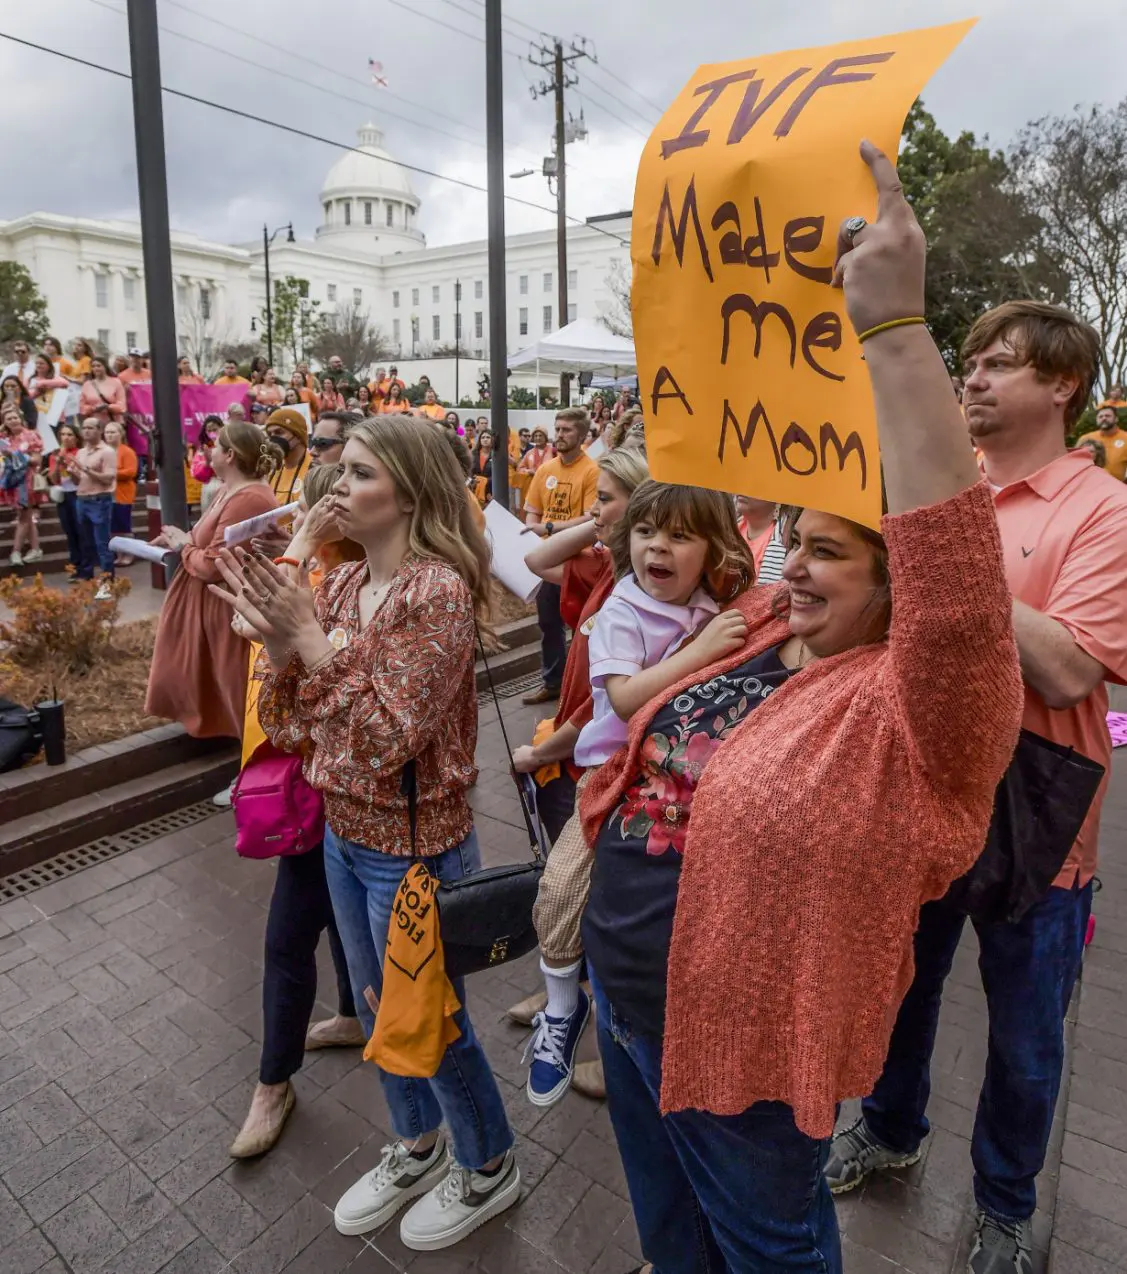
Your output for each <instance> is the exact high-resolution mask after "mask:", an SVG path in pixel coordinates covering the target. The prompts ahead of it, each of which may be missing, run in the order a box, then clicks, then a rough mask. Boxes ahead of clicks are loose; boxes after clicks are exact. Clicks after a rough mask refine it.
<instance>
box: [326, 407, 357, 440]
mask: <svg viewBox="0 0 1127 1274" xmlns="http://www.w3.org/2000/svg"><path fill="white" fill-rule="evenodd" d="M363 419H364V417H363V416H362V415H361V414H360V413H359V412H358V411H323V412H321V414H320V415H319V416H318V417H317V423H318V424H320V423H321V421H322V420H335V421H336V422H337V423H338V424H339V425H340V439H341V442H344V441H345V439H347V437H348V431H349V430H350V429H351V428H352V426H353V425H355V424H357V423H358V422H359V421H361V420H363Z"/></svg>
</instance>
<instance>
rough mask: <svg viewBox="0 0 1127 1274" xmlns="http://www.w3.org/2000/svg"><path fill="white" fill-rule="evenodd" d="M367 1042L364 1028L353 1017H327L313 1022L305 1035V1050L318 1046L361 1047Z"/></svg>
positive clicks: (309, 1050) (311, 1049)
mask: <svg viewBox="0 0 1127 1274" xmlns="http://www.w3.org/2000/svg"><path fill="white" fill-rule="evenodd" d="M367 1042H368V1037H367V1036H366V1035H365V1034H364V1028H363V1027H362V1026H361V1025H360V1021H359V1019H358V1018H355V1017H329V1018H326V1019H325V1020H324V1021H323V1022H314V1023H313V1025H312V1026H310V1028H309V1031H308V1032H307V1034H306V1036H305V1050H306V1052H313V1051H314V1050H315V1049H318V1048H363V1047H364V1045H365V1044H367Z"/></svg>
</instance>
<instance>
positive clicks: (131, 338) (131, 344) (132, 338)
mask: <svg viewBox="0 0 1127 1274" xmlns="http://www.w3.org/2000/svg"><path fill="white" fill-rule="evenodd" d="M125 348H126V349H136V348H137V333H136V332H126V333H125Z"/></svg>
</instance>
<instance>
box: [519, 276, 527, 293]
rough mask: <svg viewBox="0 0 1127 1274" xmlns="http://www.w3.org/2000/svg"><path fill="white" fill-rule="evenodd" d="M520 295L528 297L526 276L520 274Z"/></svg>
mask: <svg viewBox="0 0 1127 1274" xmlns="http://www.w3.org/2000/svg"><path fill="white" fill-rule="evenodd" d="M520 294H521V296H527V295H528V275H527V274H522V275H521V276H520Z"/></svg>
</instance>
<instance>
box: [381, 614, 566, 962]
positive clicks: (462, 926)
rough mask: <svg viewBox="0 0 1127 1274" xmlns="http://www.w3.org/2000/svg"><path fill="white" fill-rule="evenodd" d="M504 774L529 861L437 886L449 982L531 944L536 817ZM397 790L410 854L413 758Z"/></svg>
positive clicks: (538, 868) (540, 868)
mask: <svg viewBox="0 0 1127 1274" xmlns="http://www.w3.org/2000/svg"><path fill="white" fill-rule="evenodd" d="M477 644H478V647H479V649H480V650H481V659H482V662H483V663H484V664H485V675H486V677H487V678H488V679H489V690H490V693H491V694H492V696H493V706H494V707H495V708H496V709H497V720H498V722H499V723H500V725H501V737H502V738H503V739H504V741H505V750H506V752H507V753H508V755H509V756H510V757H512V754H513V749H512V745H511V744H510V742H509V734H508V731H507V730H506V729H505V718H504V716H503V714H502V712H501V701H500V699H499V698H498V697H497V687H496V686H495V685H494V684H493V671H492V669H491V668H490V667H489V660H488V659H487V658H486V654H485V647H484V646H483V645H482V642H481V634H480V633H479V634H478V639H477ZM509 773H510V774H511V775H512V777H513V782H514V783H515V784H516V788H517V794H518V796H519V797H520V808H521V813H522V814H523V815H524V824H525V828H526V829H527V831H528V839H529V849H530V852H531V855H532V861H531V862H527V863H513V864H509V865H507V866H504V867H486V868H484V869H483V870H481V871H475V872H472V873H471V874H470V875H468V876H463V877H462V879H461V880H455V881H452V882H451V883H450V884H440V885H439V887H438V891H437V897H438V915H439V932H440V934H441V936H442V949H443V952H444V955H445V961H446V974H447V976H448V977H451V978H462V977H465V976H466V975H467V974H469V973H480V972H481V970H482V969H492V968H494V967H496V966H497V965H499V964H506V963H507V962H508V961H509V960H516V959H517V958H518V957H520V956H522V955H527V954H528V952H530V951H531V950H533V948H534V947H535V946H536V943H537V937H536V928H535V926H534V925H533V923H532V908H533V905H534V904H535V902H536V892H537V890H538V889H539V888H540V877H541V876H542V875H543V873H544V856H543V854H542V853H541V850H540V838H539V837H538V836H537V834H536V824H535V821H534V820H535V819H536V815H535V813H534V811H533V810H531V809H530V808H529V802H528V798H527V796H526V794H525V792H524V789H523V788H522V787H521V784H520V782H519V780H518V779H517V774H516V771H515V770H514V769H513V768H512V762H511V761H510V763H509ZM401 790H402V792H403V794H404V795H405V796H406V798H407V818H408V821H409V823H410V827H411V847H412V849H413V848H414V845H415V829H416V823H417V816H418V784H417V781H416V775H415V762H414V760H413V759H412V760H410V761H408V762H407V764H406V765H404V767H403V780H402V786H401Z"/></svg>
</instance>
